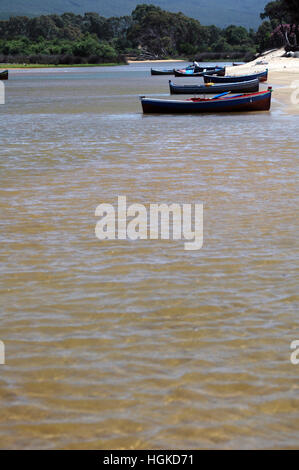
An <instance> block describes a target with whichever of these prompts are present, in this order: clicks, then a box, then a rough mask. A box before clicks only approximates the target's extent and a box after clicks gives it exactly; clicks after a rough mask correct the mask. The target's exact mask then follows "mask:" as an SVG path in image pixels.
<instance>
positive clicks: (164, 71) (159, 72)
mask: <svg viewBox="0 0 299 470" xmlns="http://www.w3.org/2000/svg"><path fill="white" fill-rule="evenodd" d="M151 75H174V70H173V69H160V70H159V69H151Z"/></svg>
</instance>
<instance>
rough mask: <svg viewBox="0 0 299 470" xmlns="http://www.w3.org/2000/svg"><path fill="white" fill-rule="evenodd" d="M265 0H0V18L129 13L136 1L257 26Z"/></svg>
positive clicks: (219, 22)
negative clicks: (65, 13) (69, 13)
mask: <svg viewBox="0 0 299 470" xmlns="http://www.w3.org/2000/svg"><path fill="white" fill-rule="evenodd" d="M268 2H269V0H225V1H224V0H184V1H181V0H172V1H170V0H140V1H136V0H109V1H107V0H43V1H40V0H0V19H7V18H9V17H10V16H16V15H24V16H39V15H47V14H51V13H58V14H61V13H64V12H66V11H67V12H73V13H76V14H82V13H85V12H96V13H99V14H100V15H102V16H106V17H110V16H122V15H127V14H130V13H131V11H132V10H133V9H134V8H135V6H136V5H138V4H140V3H146V4H151V3H152V4H154V5H157V6H160V7H161V8H163V9H165V10H168V11H173V12H178V11H182V12H183V13H184V14H186V15H188V16H190V17H193V18H196V19H198V20H199V21H200V22H201V23H202V24H203V25H211V24H215V25H216V26H220V27H225V26H228V25H231V24H235V25H242V26H245V27H247V28H257V27H258V25H259V24H260V23H261V20H260V17H259V15H260V13H261V12H262V11H263V9H264V6H265V5H266V4H267V3H268Z"/></svg>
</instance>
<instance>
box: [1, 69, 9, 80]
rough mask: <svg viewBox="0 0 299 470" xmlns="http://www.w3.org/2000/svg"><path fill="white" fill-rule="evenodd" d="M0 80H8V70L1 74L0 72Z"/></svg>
mask: <svg viewBox="0 0 299 470" xmlns="http://www.w3.org/2000/svg"><path fill="white" fill-rule="evenodd" d="M0 80H8V70H3V72H0Z"/></svg>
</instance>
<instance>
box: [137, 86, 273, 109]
mask: <svg viewBox="0 0 299 470" xmlns="http://www.w3.org/2000/svg"><path fill="white" fill-rule="evenodd" d="M271 94H272V92H271V91H270V90H268V91H265V92H260V93H254V94H251V95H240V96H236V97H230V98H227V97H225V98H221V99H207V100H200V101H191V100H186V101H183V100H163V99H151V98H145V97H142V98H141V105H142V109H143V112H144V113H145V114H148V113H150V114H153V113H155V114H156V113H158V114H201V113H231V112H249V111H269V109H270V107H271Z"/></svg>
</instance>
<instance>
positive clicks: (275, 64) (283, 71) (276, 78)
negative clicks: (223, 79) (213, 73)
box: [226, 49, 299, 115]
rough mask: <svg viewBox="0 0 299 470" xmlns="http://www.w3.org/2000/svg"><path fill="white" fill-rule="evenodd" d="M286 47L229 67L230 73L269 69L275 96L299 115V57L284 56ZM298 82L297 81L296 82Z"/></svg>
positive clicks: (285, 106)
mask: <svg viewBox="0 0 299 470" xmlns="http://www.w3.org/2000/svg"><path fill="white" fill-rule="evenodd" d="M284 53H285V51H284V49H277V50H274V51H271V52H269V53H265V54H264V55H263V56H261V57H259V58H258V59H256V60H254V61H252V62H248V63H247V64H244V65H240V66H238V67H227V72H226V73H227V74H228V75H230V74H231V75H244V74H250V73H255V72H261V71H263V70H265V69H266V68H267V69H268V70H269V78H268V84H269V85H273V89H274V95H273V98H274V99H276V100H278V101H280V102H281V103H283V105H284V110H285V111H286V112H288V113H290V114H297V115H299V59H294V58H291V57H282V56H283V55H284ZM296 82H297V83H296Z"/></svg>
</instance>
